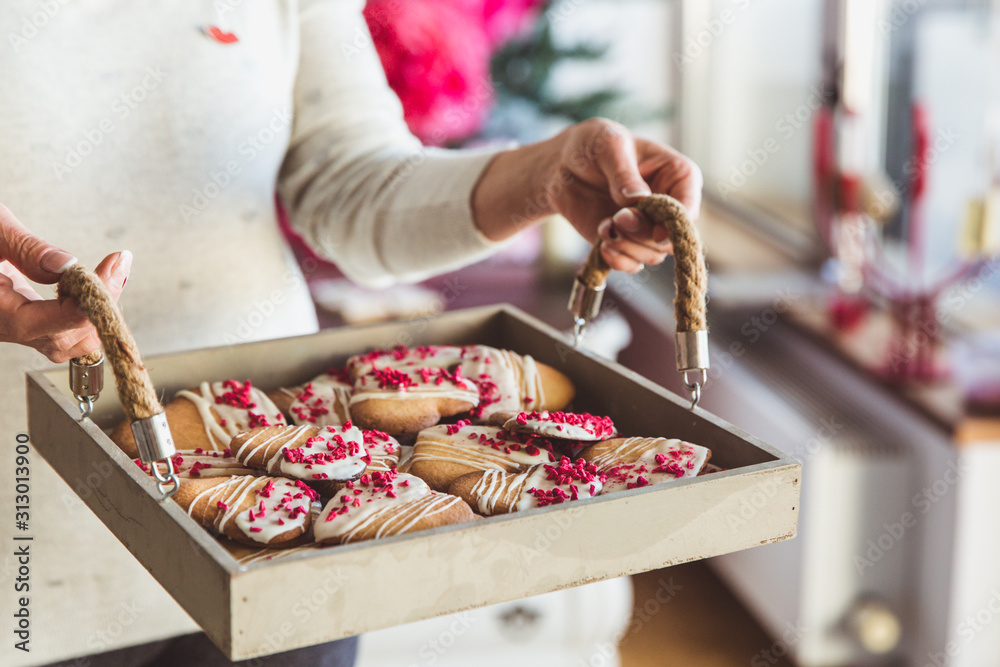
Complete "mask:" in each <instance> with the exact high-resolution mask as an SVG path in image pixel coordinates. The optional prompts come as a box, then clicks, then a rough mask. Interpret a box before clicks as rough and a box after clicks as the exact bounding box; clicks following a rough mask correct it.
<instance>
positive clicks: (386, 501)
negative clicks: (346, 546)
mask: <svg viewBox="0 0 1000 667" xmlns="http://www.w3.org/2000/svg"><path fill="white" fill-rule="evenodd" d="M369 477H370V479H369ZM366 480H367V481H366ZM458 502H462V501H461V499H460V498H456V497H455V496H449V495H447V494H441V493H434V492H433V491H431V488H430V487H429V486H427V483H426V482H424V481H423V480H422V479H420V478H419V477H414V476H413V475H407V474H405V473H374V474H373V475H371V476H369V475H364V476H363V477H362V478H361V480H359V481H358V482H351V483H350V484H349V485H348V487H347V488H345V489H344V490H343V491H341V492H340V493H339V494H337V496H335V497H334V498H332V499H331V500H330V501H329V502H328V503H327V504H326V507H324V508H323V511H322V512H321V513H320V515H319V518H318V519H317V520H316V523H315V525H314V527H313V533H314V535H315V536H316V541H317V542H323V541H337V542H350V541H352V540H353V539H354V538H355V537H356V536H357V535H358V534H359V533H360V532H361V531H363V530H365V529H367V528H369V527H370V526H372V525H378V529H377V530H376V531H375V537H376V538H378V537H383V536H385V535H397V534H399V533H404V532H406V531H407V530H409V529H410V528H412V527H413V526H414V525H415V524H416V523H417V522H418V521H420V520H421V519H424V518H426V517H428V516H431V515H433V514H437V513H438V512H443V511H445V510H447V509H449V508H450V507H452V506H454V505H455V503H458Z"/></svg>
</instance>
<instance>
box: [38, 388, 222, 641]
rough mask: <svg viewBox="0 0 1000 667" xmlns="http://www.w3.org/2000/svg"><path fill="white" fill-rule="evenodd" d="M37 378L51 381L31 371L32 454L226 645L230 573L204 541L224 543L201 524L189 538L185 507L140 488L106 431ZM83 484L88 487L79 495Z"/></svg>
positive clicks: (217, 546) (198, 620) (209, 631)
mask: <svg viewBox="0 0 1000 667" xmlns="http://www.w3.org/2000/svg"><path fill="white" fill-rule="evenodd" d="M40 382H47V381H46V380H45V378H44V377H33V376H31V375H29V376H28V380H27V389H28V433H29V436H30V438H31V443H32V446H33V447H34V448H35V451H37V452H38V453H39V454H40V455H41V456H42V457H43V458H44V459H45V460H46V461H47V462H48V463H49V465H51V466H52V467H53V468H54V469H55V470H56V472H57V473H59V476H60V477H62V478H63V479H64V480H65V481H66V483H67V484H69V485H70V487H71V488H73V489H74V490H76V492H77V494H78V495H79V496H80V497H81V499H82V500H83V501H84V502H85V503H86V504H87V506H88V507H89V508H90V509H91V511H92V512H94V514H96V515H97V517H98V518H99V519H100V520H101V521H102V522H103V523H104V525H105V526H107V527H108V529H110V530H111V532H112V533H114V535H115V537H117V538H118V539H119V541H121V542H122V544H124V545H125V547H126V548H127V549H128V550H129V551H131V552H132V554H134V555H135V557H136V558H137V559H138V560H139V562H140V563H141V564H142V565H143V567H145V568H146V569H147V570H148V571H149V572H150V574H152V575H153V576H154V577H155V578H156V580H157V581H159V582H160V584H161V585H162V586H163V587H164V588H165V589H166V590H167V591H168V592H169V593H170V594H171V596H173V598H174V599H175V600H177V602H178V603H179V604H180V605H181V606H182V607H183V608H184V610H185V611H186V612H187V613H188V614H190V615H191V617H192V618H194V620H195V621H196V622H197V623H198V624H199V625H200V626H201V627H202V628H203V629H204V630H205V632H206V633H207V634H208V635H209V636H210V637H211V638H212V640H213V641H215V642H216V643H217V644H219V645H220V646H227V645H228V644H229V642H230V632H229V628H230V609H229V572H227V571H226V570H225V569H223V568H222V567H220V565H219V563H218V562H217V560H216V559H215V558H213V555H212V554H211V553H208V552H207V551H206V549H205V547H204V545H205V544H207V545H209V549H210V550H216V551H217V552H222V548H221V547H220V546H219V545H218V544H217V543H216V542H215V541H214V540H213V539H212V538H211V537H209V536H208V534H207V533H204V531H203V530H202V529H201V528H200V527H198V526H195V528H196V529H197V530H198V531H199V533H198V534H197V537H194V538H193V537H192V536H190V535H188V534H187V533H186V532H185V531H184V529H183V528H182V526H181V524H180V523H179V522H178V519H182V520H184V519H187V520H188V521H189V522H190V519H188V518H187V516H186V515H184V512H183V510H181V509H180V508H179V507H178V506H177V505H175V504H174V503H172V502H168V503H165V504H163V505H161V504H160V503H159V502H157V500H156V499H155V498H154V497H153V496H152V495H150V493H149V492H148V491H146V490H145V489H143V488H142V487H140V486H139V485H138V484H137V483H136V481H135V480H134V479H132V477H131V476H130V474H129V472H127V470H128V469H127V468H125V467H123V461H120V460H116V459H115V458H114V457H112V456H110V455H109V452H108V451H105V450H104V449H103V448H102V447H101V446H100V444H98V440H99V439H104V440H107V438H106V437H104V434H103V433H101V432H100V430H99V429H98V428H97V427H96V426H95V425H94V424H93V423H91V422H79V421H77V420H75V419H74V418H72V417H71V416H70V415H69V414H67V413H66V411H65V407H66V406H65V405H60V404H58V403H57V402H56V400H55V399H54V397H53V395H51V394H50V393H48V392H46V391H45V388H43V386H42V385H41V384H40ZM49 390H50V391H51V392H52V394H56V392H57V390H56V389H55V387H51V386H49ZM70 407H75V406H72V405H70ZM111 447H113V448H114V450H115V453H116V454H118V455H119V456H120V458H122V459H124V465H127V466H129V467H130V468H135V470H136V471H138V468H137V467H136V466H135V465H134V464H132V462H131V461H129V460H128V459H127V457H125V455H124V454H122V453H121V452H119V451H118V450H117V447H115V446H114V445H113V444H111ZM143 477H145V475H143ZM144 481H145V480H144ZM81 489H85V490H86V491H87V492H86V493H81V491H80V490H81ZM201 533H204V535H202V534H201ZM204 538H208V539H207V540H205V539H204Z"/></svg>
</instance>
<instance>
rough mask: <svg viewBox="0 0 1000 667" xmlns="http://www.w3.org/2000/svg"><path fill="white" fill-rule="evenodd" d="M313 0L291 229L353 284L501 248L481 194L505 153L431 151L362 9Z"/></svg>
mask: <svg viewBox="0 0 1000 667" xmlns="http://www.w3.org/2000/svg"><path fill="white" fill-rule="evenodd" d="M362 7H363V0H302V2H301V8H300V17H299V18H300V56H299V69H298V74H297V77H296V81H295V90H294V108H295V115H294V124H293V130H292V137H291V141H290V144H289V149H288V153H287V155H286V157H285V161H284V164H283V165H282V168H281V173H280V175H279V182H278V190H279V193H280V195H281V198H282V201H283V202H284V204H285V206H286V207H287V209H288V212H289V216H290V220H291V223H292V226H293V227H294V228H295V230H296V231H297V232H298V233H300V234H301V235H302V236H303V238H304V239H305V241H306V242H307V243H308V244H309V245H310V246H311V247H312V248H313V249H314V250H315V251H316V252H317V253H319V254H320V255H322V256H324V257H326V258H328V259H330V260H332V261H334V262H336V263H337V265H338V266H339V267H340V268H341V270H342V271H343V272H344V273H345V274H346V275H347V276H348V277H349V278H351V279H352V280H355V281H357V282H359V283H362V284H366V285H369V286H384V285H388V284H391V283H393V282H396V281H417V280H422V279H424V278H427V277H429V276H431V275H433V274H436V273H443V272H446V271H449V270H452V269H455V268H458V267H460V266H463V265H466V264H470V263H472V262H474V261H477V260H479V259H482V258H483V257H485V256H486V255H488V254H490V253H491V252H493V251H494V250H496V249H497V248H498V247H499V246H500V245H501V244H499V243H495V242H492V241H490V240H489V239H487V238H486V237H485V236H483V234H482V233H481V232H480V231H479V229H478V228H477V227H476V225H475V222H474V220H473V214H472V204H471V194H472V189H473V187H474V186H475V184H476V182H477V181H478V179H479V177H480V175H481V173H482V171H483V169H484V168H485V167H486V165H487V164H488V163H489V161H490V160H491V159H492V157H493V156H494V155H495V154H496V152H497V151H496V150H488V151H466V150H443V149H432V148H425V147H423V146H422V145H421V144H420V142H419V141H418V140H417V139H416V138H415V137H414V136H413V135H412V134H410V132H409V130H408V129H407V127H406V123H405V122H404V120H403V111H402V106H401V105H400V103H399V99H398V98H397V97H396V95H395V93H393V91H392V89H390V88H389V85H388V83H387V82H386V78H385V73H384V72H383V70H382V66H381V63H380V61H379V58H378V53H377V52H376V50H375V46H374V44H373V43H372V41H371V37H370V35H369V32H368V28H367V25H366V24H365V21H364V17H363V16H362V13H361V10H362Z"/></svg>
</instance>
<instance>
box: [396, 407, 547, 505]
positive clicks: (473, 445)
mask: <svg viewBox="0 0 1000 667" xmlns="http://www.w3.org/2000/svg"><path fill="white" fill-rule="evenodd" d="M555 460H556V457H555V456H554V455H553V454H552V453H551V452H550V451H548V450H545V449H542V448H540V447H538V446H536V445H532V444H527V445H526V444H524V443H522V442H521V441H520V440H518V439H517V438H515V437H513V436H512V435H511V434H510V433H509V432H507V431H505V430H503V429H501V428H497V427H496V426H480V425H475V424H471V423H469V422H468V421H464V420H463V421H460V422H458V423H457V424H439V425H438V426H433V427H431V428H428V429H424V430H423V431H421V432H420V435H418V436H417V441H416V443H415V444H414V445H413V453H412V454H411V455H410V458H409V459H408V460H407V462H406V465H405V466H404V467H405V470H404V471H403V472H408V473H410V474H413V475H416V476H417V477H420V478H421V479H423V480H424V481H425V482H427V484H429V485H430V487H431V488H432V489H435V490H437V491H446V490H447V489H448V487H449V485H450V484H451V483H452V482H453V481H454V480H455V479H456V478H458V477H461V476H462V475H466V474H468V473H470V472H476V471H480V470H498V471H501V472H521V471H523V470H525V469H526V468H528V467H530V466H532V465H537V464H540V463H549V462H553V461H555Z"/></svg>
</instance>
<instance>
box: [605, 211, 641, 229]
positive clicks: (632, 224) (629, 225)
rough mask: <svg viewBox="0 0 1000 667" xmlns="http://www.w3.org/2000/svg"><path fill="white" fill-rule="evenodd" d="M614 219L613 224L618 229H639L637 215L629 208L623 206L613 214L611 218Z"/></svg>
mask: <svg viewBox="0 0 1000 667" xmlns="http://www.w3.org/2000/svg"><path fill="white" fill-rule="evenodd" d="M611 219H612V220H614V222H615V224H616V225H618V227H619V229H623V230H625V231H626V232H637V231H639V227H640V223H639V216H637V215H636V214H635V213H633V212H632V211H631V210H630V209H627V208H623V209H622V210H620V211H618V212H617V213H615V214H614V216H612V218H611Z"/></svg>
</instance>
